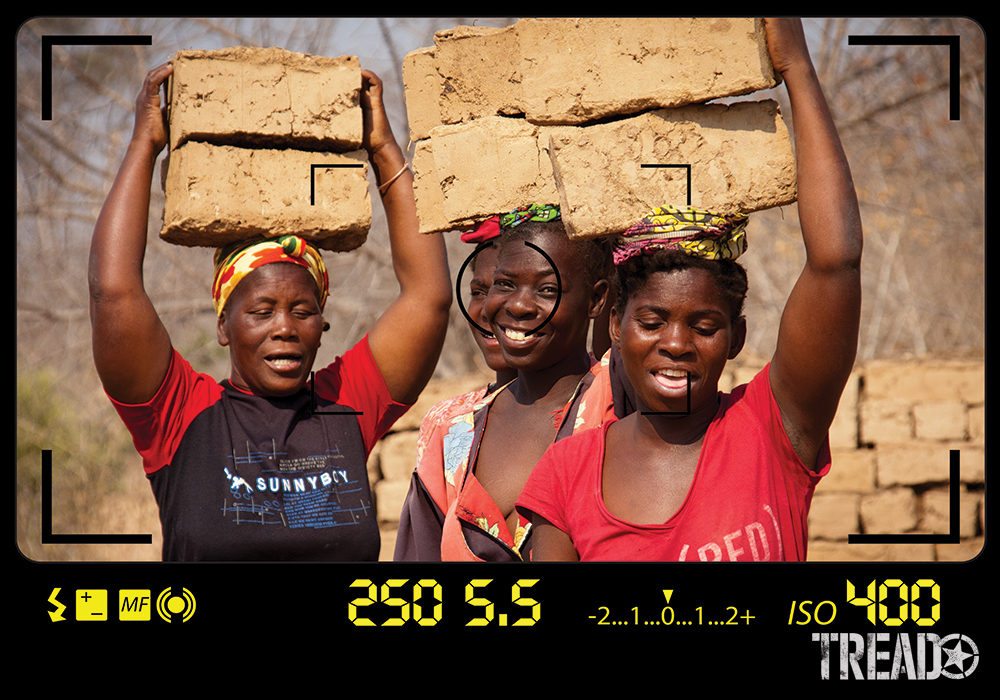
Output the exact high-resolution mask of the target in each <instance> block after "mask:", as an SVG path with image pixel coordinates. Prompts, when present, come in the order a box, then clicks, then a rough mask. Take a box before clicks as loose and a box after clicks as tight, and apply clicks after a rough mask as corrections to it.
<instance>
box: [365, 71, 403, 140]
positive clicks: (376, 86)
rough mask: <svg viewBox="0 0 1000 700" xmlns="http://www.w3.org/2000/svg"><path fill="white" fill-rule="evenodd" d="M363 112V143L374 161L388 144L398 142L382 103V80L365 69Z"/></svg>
mask: <svg viewBox="0 0 1000 700" xmlns="http://www.w3.org/2000/svg"><path fill="white" fill-rule="evenodd" d="M361 111H362V114H363V115H364V126H363V133H362V137H361V143H362V145H363V146H364V148H365V150H366V151H368V157H369V158H371V159H374V157H375V154H376V153H378V152H379V151H380V150H381V149H382V148H384V147H385V146H386V145H387V144H390V143H392V144H395V142H396V140H395V138H394V137H393V135H392V127H391V126H390V125H389V117H388V115H386V113H385V105H384V104H383V103H382V80H381V79H380V78H379V77H378V76H377V75H375V74H374V73H372V72H371V71H370V70H365V69H364V68H362V69H361Z"/></svg>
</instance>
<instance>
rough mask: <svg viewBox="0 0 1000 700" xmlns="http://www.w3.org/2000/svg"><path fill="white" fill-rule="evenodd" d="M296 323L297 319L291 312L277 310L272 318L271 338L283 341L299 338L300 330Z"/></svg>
mask: <svg viewBox="0 0 1000 700" xmlns="http://www.w3.org/2000/svg"><path fill="white" fill-rule="evenodd" d="M294 321H295V318H294V317H293V316H292V314H291V312H290V311H289V310H287V309H275V311H274V314H273V315H272V316H271V329H270V331H271V337H272V338H281V339H283V340H288V339H291V338H296V337H298V328H297V327H296V325H295V323H294Z"/></svg>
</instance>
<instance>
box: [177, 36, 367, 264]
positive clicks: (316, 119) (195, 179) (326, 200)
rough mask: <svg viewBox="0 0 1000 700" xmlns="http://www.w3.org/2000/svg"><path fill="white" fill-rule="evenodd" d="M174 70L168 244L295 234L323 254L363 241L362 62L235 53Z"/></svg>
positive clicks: (180, 62)
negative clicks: (315, 246) (326, 251)
mask: <svg viewBox="0 0 1000 700" xmlns="http://www.w3.org/2000/svg"><path fill="white" fill-rule="evenodd" d="M173 63H174V73H173V75H172V77H171V81H170V88H169V98H168V103H169V105H168V110H169V125H170V154H169V160H168V165H167V168H166V174H165V177H164V191H165V193H166V208H165V212H164V220H163V230H162V231H161V233H160V235H161V237H162V238H163V239H164V240H167V241H170V242H171V243H177V244H181V245H188V246H220V245H224V244H226V243H231V242H234V241H239V240H246V239H249V238H255V237H258V236H267V237H273V236H279V235H283V234H289V233H294V234H298V235H301V236H303V237H305V238H307V239H309V240H311V241H312V242H313V243H315V244H316V245H317V246H319V247H321V248H325V249H327V250H351V249H353V248H356V247H358V246H359V245H361V244H362V243H364V241H365V238H366V236H367V234H368V228H369V226H370V225H371V202H370V201H369V197H368V183H367V179H366V175H367V161H368V159H367V154H366V153H365V151H364V150H363V149H362V147H361V134H362V114H361V106H360V91H361V67H360V64H359V63H358V59H357V58H356V57H354V56H342V57H340V58H327V57H322V56H309V55H306V54H300V53H293V52H290V51H285V50H284V49H280V48H267V49H252V48H246V47H235V48H229V49H222V50H218V51H198V50H191V51H180V52H178V53H177V55H176V56H175V57H174V61H173Z"/></svg>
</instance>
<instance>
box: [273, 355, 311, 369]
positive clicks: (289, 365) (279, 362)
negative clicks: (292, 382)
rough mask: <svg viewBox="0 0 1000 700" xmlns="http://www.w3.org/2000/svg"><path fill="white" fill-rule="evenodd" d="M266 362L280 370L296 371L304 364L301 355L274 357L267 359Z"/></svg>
mask: <svg viewBox="0 0 1000 700" xmlns="http://www.w3.org/2000/svg"><path fill="white" fill-rule="evenodd" d="M264 360H265V361H266V362H267V363H268V364H269V365H271V366H272V367H274V368H275V369H278V370H283V369H295V368H297V367H298V366H299V365H300V364H301V363H302V356H301V355H274V356H272V357H265V358H264Z"/></svg>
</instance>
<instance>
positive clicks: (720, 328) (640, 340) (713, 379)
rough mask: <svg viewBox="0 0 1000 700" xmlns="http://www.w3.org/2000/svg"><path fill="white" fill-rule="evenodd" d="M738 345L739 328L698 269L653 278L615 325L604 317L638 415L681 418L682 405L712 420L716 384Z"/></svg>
mask: <svg viewBox="0 0 1000 700" xmlns="http://www.w3.org/2000/svg"><path fill="white" fill-rule="evenodd" d="M745 337H746V323H745V322H744V321H743V319H742V318H741V319H740V320H739V321H738V322H737V323H736V324H735V325H734V324H733V323H732V321H731V318H730V309H729V304H728V303H727V302H726V301H725V299H724V298H723V297H722V294H721V293H720V292H719V288H718V285H717V284H716V283H715V280H714V279H713V278H712V276H711V274H710V273H709V272H707V271H706V270H702V269H698V268H687V269H681V270H672V271H669V272H655V273H653V274H652V275H650V277H649V279H647V280H646V283H645V284H644V285H643V286H642V287H641V288H640V289H639V290H638V291H637V292H636V293H635V294H634V295H633V296H632V298H630V299H629V300H628V303H627V304H626V306H625V311H624V313H623V315H622V317H621V318H619V317H618V316H617V315H615V314H612V316H611V339H612V342H613V343H614V344H615V346H617V347H618V348H619V350H620V351H621V356H622V364H623V365H624V367H625V372H626V374H627V375H628V378H629V381H630V382H631V384H632V387H633V388H634V389H635V393H636V399H637V401H638V402H639V407H640V410H643V411H658V412H667V413H677V414H684V413H687V411H688V401H689V398H690V412H691V413H698V412H699V411H703V412H714V411H715V409H716V406H717V398H716V397H717V393H718V387H719V378H720V377H721V376H722V371H723V369H724V368H725V366H726V362H727V361H728V360H730V359H733V358H734V357H736V355H737V354H739V352H740V350H741V349H742V347H743V341H744V340H745ZM689 375H690V390H689V384H688V382H689ZM689 391H690V397H689V396H688V393H689ZM713 415H714V413H713Z"/></svg>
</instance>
